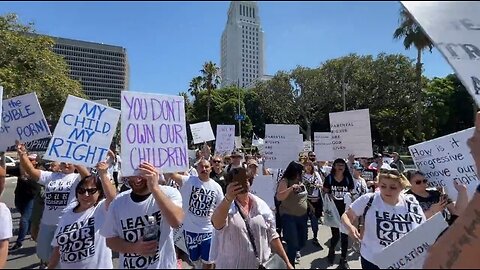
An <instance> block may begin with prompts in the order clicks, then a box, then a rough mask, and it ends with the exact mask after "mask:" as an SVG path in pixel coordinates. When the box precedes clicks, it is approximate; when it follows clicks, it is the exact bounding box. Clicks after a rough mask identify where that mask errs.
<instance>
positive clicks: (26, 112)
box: [0, 93, 51, 151]
mask: <svg viewBox="0 0 480 270" xmlns="http://www.w3.org/2000/svg"><path fill="white" fill-rule="evenodd" d="M2 120H3V121H2V125H1V127H0V136H1V138H2V139H1V140H0V151H5V150H6V149H7V148H8V147H10V146H13V145H15V140H19V141H21V142H31V141H34V140H38V139H42V138H45V137H49V136H50V135H51V133H50V128H49V127H48V124H47V120H45V116H44V115H43V111H42V108H41V107H40V104H39V103H38V99H37V95H36V94H35V93H30V94H26V95H22V96H18V97H14V98H11V99H6V100H4V101H3V102H2ZM27 149H28V148H27Z"/></svg>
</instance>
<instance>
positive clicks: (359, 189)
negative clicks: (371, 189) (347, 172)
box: [352, 177, 368, 201]
mask: <svg viewBox="0 0 480 270" xmlns="http://www.w3.org/2000/svg"><path fill="white" fill-rule="evenodd" d="M353 182H354V184H355V188H354V189H353V191H352V200H354V201H355V200H356V199H358V198H360V196H362V195H363V194H366V193H367V192H368V187H367V182H366V181H365V179H363V178H361V177H360V178H353Z"/></svg>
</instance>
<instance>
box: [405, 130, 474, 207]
mask: <svg viewBox="0 0 480 270" xmlns="http://www.w3.org/2000/svg"><path fill="white" fill-rule="evenodd" d="M473 132H474V128H469V129H466V130H463V131H460V132H457V133H453V134H450V135H447V136H443V137H440V138H437V139H434V140H431V141H427V142H423V143H419V144H415V145H412V146H409V147H408V150H410V154H411V155H412V157H413V161H414V163H415V166H417V169H418V170H420V171H421V172H423V173H424V174H425V178H426V179H428V185H429V186H430V187H444V188H445V191H446V192H447V194H448V196H449V197H450V199H452V200H454V201H455V200H456V198H457V193H458V192H457V190H456V189H455V187H454V185H453V181H454V180H456V181H458V182H459V183H460V184H464V185H466V186H467V191H468V197H469V198H472V196H473V193H474V192H475V188H476V187H477V185H478V176H477V173H476V168H475V162H474V161H473V158H472V155H471V154H470V148H468V145H467V140H468V139H469V138H470V137H472V135H473Z"/></svg>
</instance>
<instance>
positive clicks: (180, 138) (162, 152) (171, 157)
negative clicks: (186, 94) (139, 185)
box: [121, 91, 189, 176]
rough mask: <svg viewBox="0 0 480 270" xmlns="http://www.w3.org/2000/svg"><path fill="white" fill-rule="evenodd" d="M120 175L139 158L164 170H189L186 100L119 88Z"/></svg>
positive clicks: (132, 170)
mask: <svg viewBox="0 0 480 270" xmlns="http://www.w3.org/2000/svg"><path fill="white" fill-rule="evenodd" d="M121 106H122V125H121V133H122V140H121V142H122V152H121V158H122V161H123V162H122V175H123V176H132V175H135V174H136V173H135V170H136V169H137V168H138V165H140V164H141V163H142V162H149V163H150V164H152V165H153V166H155V168H157V169H161V170H162V171H163V172H164V173H170V172H183V171H186V170H188V168H189V163H188V148H187V128H186V124H185V100H184V98H183V97H180V96H170V95H158V94H150V93H139V92H130V91H122V100H121Z"/></svg>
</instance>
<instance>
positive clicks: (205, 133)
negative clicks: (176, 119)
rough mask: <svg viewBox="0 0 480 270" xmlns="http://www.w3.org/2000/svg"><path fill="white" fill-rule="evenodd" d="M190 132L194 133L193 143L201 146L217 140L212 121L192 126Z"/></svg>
mask: <svg viewBox="0 0 480 270" xmlns="http://www.w3.org/2000/svg"><path fill="white" fill-rule="evenodd" d="M190 131H191V132H192V137H193V143H194V144H199V143H204V142H209V141H214V140H215V135H213V130H212V126H211V125H210V121H205V122H200V123H196V124H190Z"/></svg>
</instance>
